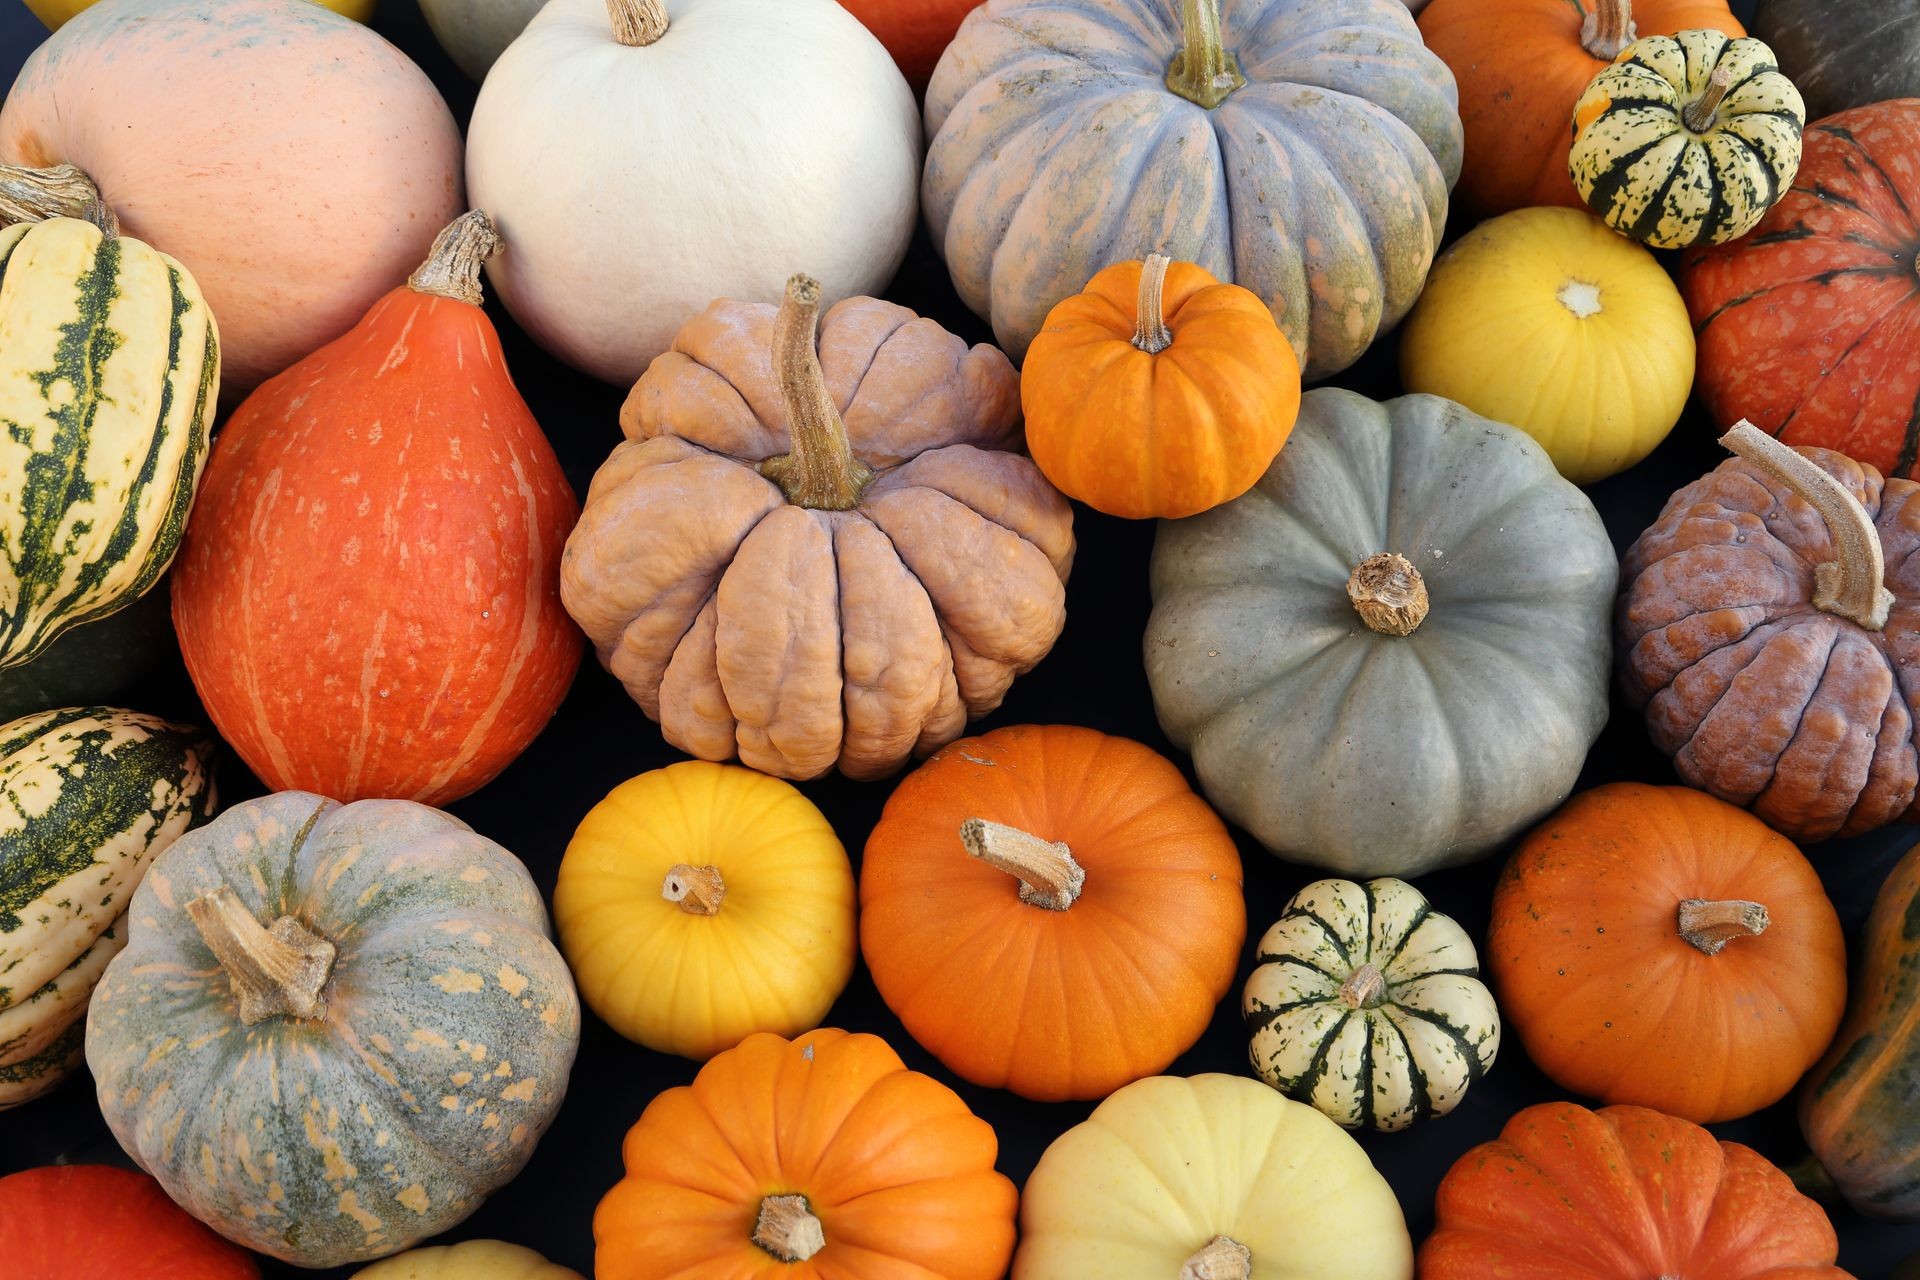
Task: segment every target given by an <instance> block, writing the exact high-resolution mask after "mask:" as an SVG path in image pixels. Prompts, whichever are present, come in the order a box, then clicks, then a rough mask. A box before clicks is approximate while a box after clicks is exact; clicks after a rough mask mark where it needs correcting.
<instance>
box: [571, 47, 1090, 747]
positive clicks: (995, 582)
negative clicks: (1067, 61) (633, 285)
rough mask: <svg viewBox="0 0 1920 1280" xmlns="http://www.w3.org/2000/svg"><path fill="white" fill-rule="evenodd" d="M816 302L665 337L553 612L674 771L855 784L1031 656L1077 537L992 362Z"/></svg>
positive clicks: (892, 314) (860, 308)
mask: <svg viewBox="0 0 1920 1280" xmlns="http://www.w3.org/2000/svg"><path fill="white" fill-rule="evenodd" d="M548 12H551V10H549V11H548ZM820 301H821V289H820V285H819V284H818V282H816V281H814V280H812V279H810V278H808V277H805V276H795V277H794V278H793V279H792V280H791V281H789V282H788V285H787V296H786V300H785V301H784V302H783V303H781V305H780V306H779V308H777V309H776V308H774V307H770V306H767V305H765V304H763V303H751V302H728V301H722V302H716V303H714V304H713V305H712V306H711V307H709V308H708V309H707V310H706V311H705V312H703V313H702V314H700V315H699V316H696V317H695V318H694V319H693V320H692V321H691V322H689V323H688V324H687V326H686V327H685V328H683V329H682V330H681V331H680V334H679V336H678V337H676V338H675V339H674V349H673V350H672V351H671V352H668V353H667V354H666V355H663V356H662V357H660V359H659V360H657V361H655V362H654V364H653V366H652V367H651V368H649V369H648V370H647V373H646V376H645V377H643V378H641V379H640V381H639V382H638V383H636V384H635V385H634V388H633V393H632V394H631V395H629V396H628V397H627V402H626V405H625V406H624V407H623V408H622V409H621V412H620V427H621V430H622V431H623V432H624V433H625V434H626V437H627V438H626V440H625V441H624V442H623V443H622V444H620V445H618V446H617V447H615V449H614V451H613V454H612V456H611V457H609V458H608V459H607V461H606V463H605V465H603V466H602V467H601V468H600V470H599V473H598V474H596V475H595V476H594V478H593V485H592V487H591V488H590V489H589V490H588V493H587V502H586V507H585V509H584V510H583V511H582V512H581V515H580V523H579V524H578V525H577V526H576V527H575V528H574V531H573V535H572V537H570V538H569V539H568V540H567V549H566V556H565V558H564V559H563V560H562V562H561V566H560V594H561V597H562V599H564V600H565V601H566V606H567V609H568V611H569V612H571V613H572V614H573V617H574V620H575V621H577V622H578V623H579V624H580V626H581V628H582V629H583V630H585V631H586V633H587V638H588V639H589V640H591V641H592V642H593V647H594V651H595V653H596V654H598V655H599V658H600V662H601V665H603V666H605V667H607V668H608V669H609V670H610V671H612V672H613V674H614V676H615V677H616V678H617V679H618V680H619V681H620V683H621V684H622V685H624V686H625V687H626V690H627V692H628V693H629V694H631V695H632V696H633V699H634V701H635V702H638V703H639V704H640V707H641V709H642V710H643V711H645V712H646V713H647V715H648V716H649V717H651V718H652V719H654V720H657V721H659V723H660V728H661V732H662V733H664V734H665V735H666V739H667V741H668V742H671V743H672V744H673V745H674V746H676V747H678V748H680V749H681V750H682V751H685V752H687V753H688V754H690V755H695V756H699V757H701V758H702V759H707V760H725V759H728V758H730V757H732V756H734V755H738V756H739V757H740V760H741V762H742V763H743V764H747V765H750V766H752V767H753V768H755V769H758V770H760V771H761V772H762V773H771V774H776V775H778V776H780V777H785V778H811V777H815V776H817V775H819V774H821V773H824V772H826V771H827V770H829V769H832V768H833V767H834V766H835V765H836V764H837V765H838V766H839V768H840V771H841V772H843V773H845V774H847V775H848V776H849V777H854V778H873V777H879V776H882V775H884V774H888V773H891V772H893V771H894V770H896V769H898V768H899V767H900V766H901V765H902V764H904V763H905V762H906V760H907V758H908V757H909V756H910V755H912V754H913V753H915V752H916V751H918V752H920V753H921V754H925V753H927V752H929V751H931V750H933V749H934V748H935V747H938V746H940V745H941V744H942V743H945V742H951V741H952V740H953V739H954V738H957V737H959V736H960V732H961V728H962V726H963V725H964V724H965V723H966V721H967V719H968V718H969V717H971V716H980V715H985V714H986V713H987V712H988V711H991V710H992V709H993V708H995V707H997V706H999V705H1000V700H1001V698H1002V697H1003V696H1005V694H1006V691H1007V686H1008V685H1009V684H1011V683H1012V681H1013V678H1014V676H1015V675H1017V674H1020V673H1021V672H1024V671H1027V670H1029V669H1030V668H1032V667H1033V665H1034V664H1035V663H1037V662H1039V661H1040V659H1041V658H1042V657H1044V656H1045V655H1046V653H1047V651H1048V650H1049V649H1050V648H1051V647H1052V646H1053V642H1054V640H1055V638H1056V637H1058V636H1059V634H1060V628H1061V627H1062V626H1063V625H1064V623H1065V619H1066V612H1065V610H1066V604H1065V601H1066V587H1065V584H1066V579H1067V572H1068V570H1069V569H1070V568H1071V567H1072V563H1073V512H1072V508H1071V507H1070V506H1069V504H1068V503H1067V500H1066V499H1065V498H1063V497H1061V496H1060V494H1059V493H1058V492H1056V491H1055V490H1054V488H1053V486H1052V485H1050V484H1048V483H1047V481H1046V477H1045V476H1043V475H1041V474H1040V471H1039V469H1038V468H1037V467H1035V466H1034V465H1033V464H1032V463H1031V462H1029V461H1028V460H1027V459H1025V458H1023V457H1021V456H1019V455H1018V454H1015V453H1013V452H1010V450H1011V449H1013V448H1015V447H1017V446H1018V443H1019V440H1020V409H1019V400H1018V385H1017V384H1018V378H1017V376H1016V375H1015V374H1014V372H1013V368H1012V366H1010V365H1009V364H1008V363H1007V359H1006V357H1005V356H1003V355H1001V354H1000V353H999V352H998V351H996V350H994V349H993V348H992V347H984V346H982V347H974V348H973V349H971V350H969V349H968V348H967V344H966V343H965V342H964V341H962V340H961V339H959V338H956V337H954V336H953V335H952V334H949V333H947V332H946V331H944V330H943V329H941V328H940V326H939V325H937V324H935V323H934V322H933V321H931V320H924V319H921V318H919V317H917V316H915V315H914V314H913V313H912V312H911V311H908V310H907V309H906V308H905V307H898V306H895V305H893V304H892V303H890V302H881V301H879V300H878V299H875V298H856V299H852V300H849V301H846V302H842V303H840V304H839V305H837V306H835V307H834V308H833V309H832V310H831V311H829V312H828V313H827V314H826V316H825V317H824V319H821V318H820V317H819V308H820ZM816 326H817V327H818V330H819V332H818V336H817V338H816V335H815V329H816Z"/></svg>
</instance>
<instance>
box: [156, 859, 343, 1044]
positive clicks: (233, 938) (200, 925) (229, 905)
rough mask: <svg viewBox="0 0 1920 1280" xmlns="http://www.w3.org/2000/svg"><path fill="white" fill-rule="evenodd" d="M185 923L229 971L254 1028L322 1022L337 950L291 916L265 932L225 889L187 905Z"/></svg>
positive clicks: (236, 996) (242, 1016)
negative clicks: (270, 1022) (287, 1021)
mask: <svg viewBox="0 0 1920 1280" xmlns="http://www.w3.org/2000/svg"><path fill="white" fill-rule="evenodd" d="M187 918H188V919H189V920H191V921H193V927H194V928H195V929H197V930H199V931H200V940H201V941H202V942H204V943H206V944H207V950H209V951H211V952H213V958H214V959H215V960H218V961H219V962H220V967H221V969H223V970H225V971H226V975H227V981H228V982H229V983H231V984H232V986H233V994H234V999H235V1000H236V1001H237V1002H238V1004H239V1007H240V1021H241V1022H243V1023H245V1024H246V1025H247V1026H249V1027H251V1026H253V1025H255V1024H256V1023H260V1022H265V1021H266V1020H267V1019H268V1018H324V1017H326V1015H327V1006H326V1002H325V1001H324V1000H323V999H322V998H321V994H320V993H321V990H322V989H323V988H324V987H325V986H326V985H327V978H328V977H329V976H331V975H332V973H333V961H334V956H335V954H336V952H335V950H334V946H333V944H332V943H331V942H328V941H327V940H326V939H325V938H323V937H321V936H320V935H319V934H317V933H315V932H313V931H312V930H311V929H309V928H307V926H305V925H304V924H301V923H300V922H299V921H298V920H296V919H294V918H293V917H292V916H281V917H280V918H279V919H277V920H275V921H274V922H273V925H272V927H271V928H262V927H261V926H260V922H259V921H258V920H256V919H254V918H253V912H252V911H250V910H248V908H247V904H246V903H244V902H242V901H240V896H239V895H238V894H236V893H235V892H234V891H233V890H232V889H229V888H228V887H227V886H225V885H221V886H220V887H219V888H218V889H215V890H214V891H213V892H212V893H208V894H205V895H203V896H201V897H198V898H195V899H194V900H193V901H192V902H189V903H188V904H187Z"/></svg>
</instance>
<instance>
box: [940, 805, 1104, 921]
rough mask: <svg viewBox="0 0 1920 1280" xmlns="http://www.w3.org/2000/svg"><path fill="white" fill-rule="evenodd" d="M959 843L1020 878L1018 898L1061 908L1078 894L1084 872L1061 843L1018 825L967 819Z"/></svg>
mask: <svg viewBox="0 0 1920 1280" xmlns="http://www.w3.org/2000/svg"><path fill="white" fill-rule="evenodd" d="M960 843H961V844H962V845H964V846H966V850H967V852H968V853H970V854H972V855H973V856H974V857H976V858H978V859H980V861H982V862H984V863H986V864H987V865H988V866H990V867H992V868H994V869H995V870H996V871H1004V872H1006V873H1007V874H1008V875H1010V876H1013V877H1015V878H1016V879H1018V880H1019V881H1020V901H1022V902H1024V903H1026V904H1027V905H1028V906H1032V907H1044V908H1045V909H1047V910H1048V911H1065V910H1066V909H1067V908H1068V907H1070V906H1072V905H1073V903H1074V900H1075V899H1076V898H1078V897H1079V896H1080V890H1081V889H1082V888H1083V887H1084V886H1085V885H1086V883H1087V873H1086V871H1085V870H1083V869H1082V868H1081V866H1080V864H1079V863H1077V862H1075V861H1074V860H1073V853H1072V851H1071V850H1069V849H1068V848H1067V846H1065V845H1064V844H1056V843H1054V842H1053V841H1051V840H1042V839H1041V838H1040V837H1039V836H1036V835H1029V834H1028V833H1027V832H1025V831H1022V830H1020V829H1019V828H1018V827H1009V826H1007V825H1006V824H1005V823H1000V822H988V821H986V820H985V819H983V818H968V819H967V820H966V821H965V822H963V823H961V824H960Z"/></svg>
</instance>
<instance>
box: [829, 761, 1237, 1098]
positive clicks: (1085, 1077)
mask: <svg viewBox="0 0 1920 1280" xmlns="http://www.w3.org/2000/svg"><path fill="white" fill-rule="evenodd" d="M1246 932H1247V914H1246V905H1245V903H1244V901H1243V900H1242V898H1241V893H1240V855H1239V852H1238V851H1237V850H1236V849H1235V848H1234V844H1233V840H1232V838H1231V837H1230V836H1228V834H1227V829H1226V827H1225V826H1224V825H1223V824H1222V823H1221V821H1220V819H1219V818H1217V817H1215V816H1214V813H1213V810H1211V809H1209V808H1208V807H1207V804H1206V802H1205V801H1204V800H1202V799H1201V798H1200V797H1199V796H1197V795H1195V794H1194V793H1193V791H1192V789H1191V788H1189V787H1188V786H1187V781H1186V779H1185V778H1184V777H1182V776H1181V773H1180V771H1179V770H1178V769H1176V768H1174V766H1173V765H1172V764H1170V763H1168V762H1167V761H1166V760H1164V759H1162V758H1161V757H1160V756H1158V755H1156V754H1154V753H1153V752H1152V751H1150V750H1148V749H1147V748H1146V747H1143V746H1141V745H1140V744H1139V743H1137V742H1130V741H1128V740H1127V739H1125V738H1112V737H1108V736H1107V735H1106V734H1103V733H1096V732H1095V731H1093V730H1092V729H1077V728H1071V727H1065V726H1049V727H1036V726H1031V725H1025V726H1019V727H1015V728H1009V729H996V730H995V731H994V732H992V733H988V734H983V735H982V736H980V737H977V738H967V739H963V740H962V741H959V742H955V743H952V744H951V745H949V746H947V747H945V748H943V749H942V750H941V751H940V752H939V753H938V754H936V755H935V756H933V758H931V759H930V760H928V761H927V762H926V763H925V764H924V765H922V766H921V767H920V768H919V769H918V770H916V771H915V772H914V773H913V774H911V775H910V776H909V777H908V778H907V779H906V781H904V782H902V783H901V784H900V786H899V788H898V789H897V790H895V791H894V793H893V796H892V797H891V798H890V799H889V800H888V801H887V807H886V812H885V813H883V814H882V815H881V817H880V824H879V825H878V826H877V827H875V828H874V831H873V835H872V836H871V838H869V839H868V841H867V849H866V856H865V858H864V860H863V864H862V867H861V874H860V947H861V950H862V952H863V953H864V954H865V956H866V960H867V967H868V968H869V969H871V970H872V971H873V980H874V984H875V985H876V986H878V987H879V988H880V995H881V998H882V999H884V1000H885V1001H886V1002H887V1005H888V1007H890V1008H891V1009H892V1010H893V1011H894V1013H896V1014H897V1015H899V1018H900V1021H901V1022H902V1023H903V1024H905V1026H906V1028H907V1031H908V1033H909V1034H910V1035H912V1036H913V1038H914V1039H915V1040H918V1041H919V1042H920V1043H921V1044H922V1045H923V1046H925V1048H926V1049H927V1050H928V1051H929V1052H931V1053H932V1054H933V1055H934V1056H935V1057H937V1058H939V1059H940V1061H941V1062H943V1063H945V1064H946V1065H947V1067H948V1068H949V1069H951V1070H952V1071H954V1072H956V1073H957V1074H959V1075H961V1076H963V1077H965V1078H966V1079H968V1080H971V1081H973V1082H974V1083H975V1084H983V1085H990V1086H993V1087H995V1088H1004V1089H1011V1090H1013V1091H1014V1092H1015V1093H1017V1094H1020V1095H1021V1096H1023V1097H1027V1098H1038V1099H1042V1100H1045V1101H1050V1102H1051V1101H1058V1100H1061V1099H1065V1098H1103V1097H1105V1096H1106V1095H1107V1094H1109V1093H1112V1092H1113V1091H1114V1090H1115V1089H1117V1088H1119V1087H1120V1086H1121V1085H1123V1084H1127V1083H1129V1082H1131V1081H1134V1080H1138V1079H1140V1078H1141V1077H1142V1076H1149V1075H1153V1074H1155V1073H1157V1072H1159V1071H1161V1070H1163V1069H1164V1068H1165V1067H1166V1066H1167V1065H1168V1064H1169V1063H1171V1062H1172V1061H1173V1060H1174V1058H1176V1057H1178V1056H1179V1055H1180V1053H1181V1052H1183V1051H1184V1050H1185V1049H1187V1048H1188V1047H1189V1046H1190V1045H1192V1044H1193V1042H1194V1041H1195V1040H1197V1039H1198V1038H1199V1036H1200V1033H1201V1032H1202V1031H1203V1030H1205V1029H1206V1026H1207V1023H1208V1021H1209V1020H1210V1019H1211V1018H1212V1016H1213V1010H1214V1006H1215V1005H1217V1004H1218V1003H1219V1002H1220V998H1221V997H1222V996H1224V995H1225V994H1226V993H1227V989H1228V988H1229V987H1230V986H1231V985H1232V983H1233V977H1234V967H1235V965H1236V964H1237V963H1238V961H1239V959H1240V944H1241V942H1242V941H1243V940H1244V939H1245V937H1246Z"/></svg>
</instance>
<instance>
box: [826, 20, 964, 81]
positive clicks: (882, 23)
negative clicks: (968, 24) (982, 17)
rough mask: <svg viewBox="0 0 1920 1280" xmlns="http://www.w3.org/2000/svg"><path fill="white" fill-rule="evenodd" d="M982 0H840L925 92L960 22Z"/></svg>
mask: <svg viewBox="0 0 1920 1280" xmlns="http://www.w3.org/2000/svg"><path fill="white" fill-rule="evenodd" d="M981 3H982V0H840V4H841V6H842V7H843V8H845V9H847V10H849V11H850V12H851V13H852V14H853V16H854V17H856V18H858V19H860V21H861V22H862V23H864V24H865V25H866V28H867V30H869V31H871V32H873V34H874V35H875V36H877V37H879V39H880V43H881V44H883V45H885V46H886V47H887V52H888V53H891V54H892V55H893V60H894V61H895V62H897V63H899V64H900V74H902V75H904V76H905V77H906V78H907V83H908V84H909V85H912V86H913V91H914V92H915V93H924V92H926V88H927V80H928V79H929V78H930V77H931V76H932V75H933V66H934V64H935V63H936V62H938V61H940V55H941V54H943V53H945V52H946V50H947V45H949V44H950V43H952V41H953V33H954V32H956V31H958V30H959V29H960V21H961V19H963V18H965V17H966V16H967V15H968V14H969V13H971V12H972V11H973V10H975V9H977V8H979V7H980V5H981Z"/></svg>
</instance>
